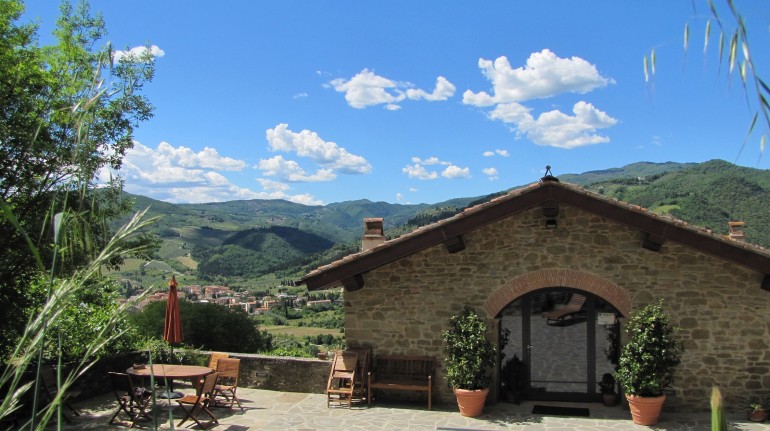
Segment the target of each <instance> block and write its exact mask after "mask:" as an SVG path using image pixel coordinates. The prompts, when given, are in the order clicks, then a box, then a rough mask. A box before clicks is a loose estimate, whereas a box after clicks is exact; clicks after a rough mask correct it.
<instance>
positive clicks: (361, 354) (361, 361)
mask: <svg viewBox="0 0 770 431" xmlns="http://www.w3.org/2000/svg"><path fill="white" fill-rule="evenodd" d="M348 350H350V351H353V352H356V353H358V366H357V367H356V385H355V390H354V391H353V400H354V401H360V402H363V401H364V400H366V398H367V396H368V393H369V385H368V382H369V379H368V378H367V376H368V375H369V371H371V369H372V348H371V347H351V348H349V349H348Z"/></svg>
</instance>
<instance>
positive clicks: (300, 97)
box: [292, 91, 310, 99]
mask: <svg viewBox="0 0 770 431" xmlns="http://www.w3.org/2000/svg"><path fill="white" fill-rule="evenodd" d="M308 97H310V95H309V94H307V93H305V92H304V91H303V92H302V93H297V94H295V95H294V96H292V99H306V98H308Z"/></svg>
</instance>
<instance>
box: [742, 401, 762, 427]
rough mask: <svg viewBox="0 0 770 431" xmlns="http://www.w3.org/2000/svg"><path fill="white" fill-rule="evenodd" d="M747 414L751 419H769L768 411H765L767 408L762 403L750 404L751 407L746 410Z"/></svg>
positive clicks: (759, 420)
mask: <svg viewBox="0 0 770 431" xmlns="http://www.w3.org/2000/svg"><path fill="white" fill-rule="evenodd" d="M746 416H747V418H748V419H749V420H750V421H754V422H763V421H764V420H765V419H767V412H765V408H764V407H763V406H762V404H761V403H757V402H754V403H751V404H749V409H748V411H747V412H746Z"/></svg>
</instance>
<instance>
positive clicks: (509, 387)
mask: <svg viewBox="0 0 770 431" xmlns="http://www.w3.org/2000/svg"><path fill="white" fill-rule="evenodd" d="M525 373H526V365H525V364H524V361H522V360H521V359H519V357H518V356H517V355H513V357H512V358H511V359H508V360H507V361H506V362H505V365H503V368H502V369H501V370H500V380H501V383H502V386H503V394H504V395H505V399H506V400H507V401H508V402H510V403H514V404H520V403H521V401H522V399H523V398H524V386H525V384H526V381H525V380H524V379H525V378H526V374H525Z"/></svg>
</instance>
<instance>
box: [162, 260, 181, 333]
mask: <svg viewBox="0 0 770 431" xmlns="http://www.w3.org/2000/svg"><path fill="white" fill-rule="evenodd" d="M176 286H177V282H176V276H174V275H172V276H171V281H169V282H168V288H169V289H168V301H167V302H166V322H165V324H164V325H163V338H164V339H165V340H166V341H167V342H168V343H169V344H177V343H181V342H182V315H181V313H180V312H179V298H178V297H177V293H176Z"/></svg>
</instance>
